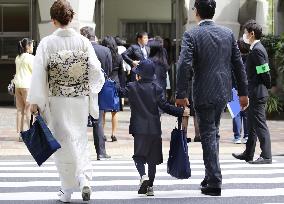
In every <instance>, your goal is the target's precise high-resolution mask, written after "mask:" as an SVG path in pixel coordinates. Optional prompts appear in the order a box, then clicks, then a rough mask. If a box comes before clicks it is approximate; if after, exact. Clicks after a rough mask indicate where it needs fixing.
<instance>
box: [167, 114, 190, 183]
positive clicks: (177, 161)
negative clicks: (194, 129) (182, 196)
mask: <svg viewBox="0 0 284 204" xmlns="http://www.w3.org/2000/svg"><path fill="white" fill-rule="evenodd" d="M181 122H182V118H178V128H175V129H174V130H173V131H172V134H171V142H170V151H169V159H168V163H167V172H168V174H170V175H171V176H172V177H175V178H177V179H188V178H189V177H191V169H190V162H189V157H188V146H187V140H186V134H185V131H184V130H182V128H181Z"/></svg>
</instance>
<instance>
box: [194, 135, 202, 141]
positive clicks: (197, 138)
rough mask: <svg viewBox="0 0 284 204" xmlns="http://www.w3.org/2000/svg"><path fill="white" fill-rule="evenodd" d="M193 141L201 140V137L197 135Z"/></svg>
mask: <svg viewBox="0 0 284 204" xmlns="http://www.w3.org/2000/svg"><path fill="white" fill-rule="evenodd" d="M193 141H194V142H201V138H200V137H196V136H195V137H194V140H193Z"/></svg>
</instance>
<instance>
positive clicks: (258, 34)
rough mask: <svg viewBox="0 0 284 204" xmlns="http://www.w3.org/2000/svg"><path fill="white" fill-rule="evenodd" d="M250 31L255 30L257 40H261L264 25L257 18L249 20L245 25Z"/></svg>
mask: <svg viewBox="0 0 284 204" xmlns="http://www.w3.org/2000/svg"><path fill="white" fill-rule="evenodd" d="M243 28H244V29H246V30H247V31H248V32H249V33H251V32H254V36H255V39H256V40H260V38H261V37H262V27H261V25H259V24H258V23H257V22H256V21H255V20H249V21H248V22H246V23H245V25H244V26H243Z"/></svg>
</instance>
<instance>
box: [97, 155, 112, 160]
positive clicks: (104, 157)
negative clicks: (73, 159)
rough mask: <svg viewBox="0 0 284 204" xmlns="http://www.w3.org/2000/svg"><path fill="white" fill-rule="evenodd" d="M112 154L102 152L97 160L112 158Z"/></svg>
mask: <svg viewBox="0 0 284 204" xmlns="http://www.w3.org/2000/svg"><path fill="white" fill-rule="evenodd" d="M110 158H111V156H109V155H107V154H100V155H97V160H104V159H110Z"/></svg>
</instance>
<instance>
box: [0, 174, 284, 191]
mask: <svg viewBox="0 0 284 204" xmlns="http://www.w3.org/2000/svg"><path fill="white" fill-rule="evenodd" d="M137 178H138V175H137ZM201 180H202V179H201V178H200V179H191V178H190V179H185V180H178V179H173V180H156V181H155V186H168V185H199V184H200V182H201ZM138 183H139V180H138V179H136V180H109V181H91V182H90V184H91V186H95V187H102V186H138ZM222 183H223V184H281V183H284V177H274V178H229V179H223V181H222ZM52 186H56V187H59V186H60V181H28V182H0V188H25V187H52Z"/></svg>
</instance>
